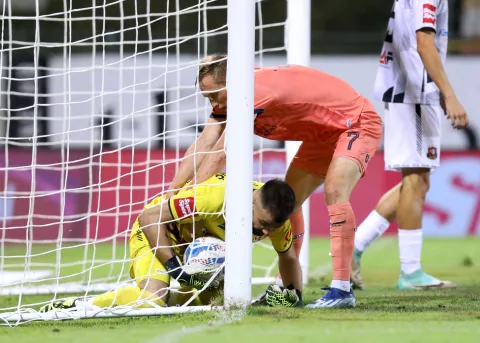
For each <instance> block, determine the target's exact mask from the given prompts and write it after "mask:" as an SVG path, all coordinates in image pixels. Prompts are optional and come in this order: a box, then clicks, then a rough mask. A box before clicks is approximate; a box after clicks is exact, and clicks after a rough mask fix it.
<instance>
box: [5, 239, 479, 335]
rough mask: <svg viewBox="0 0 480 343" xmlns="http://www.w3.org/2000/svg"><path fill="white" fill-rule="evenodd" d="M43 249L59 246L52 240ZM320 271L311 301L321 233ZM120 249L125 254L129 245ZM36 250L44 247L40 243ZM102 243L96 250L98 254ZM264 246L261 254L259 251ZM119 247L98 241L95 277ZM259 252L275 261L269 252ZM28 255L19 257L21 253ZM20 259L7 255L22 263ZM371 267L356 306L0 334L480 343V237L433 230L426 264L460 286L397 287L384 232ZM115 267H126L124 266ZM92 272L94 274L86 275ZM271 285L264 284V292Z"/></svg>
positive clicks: (325, 272)
mask: <svg viewBox="0 0 480 343" xmlns="http://www.w3.org/2000/svg"><path fill="white" fill-rule="evenodd" d="M42 249H43V250H42V251H47V250H49V249H52V247H51V246H50V247H48V249H47V247H43V248H42ZM310 249H311V259H310V261H311V262H310V263H311V266H310V267H311V272H312V279H311V280H310V282H309V285H308V286H307V287H306V289H305V292H304V300H305V302H307V303H308V302H309V301H312V300H314V299H316V298H318V297H320V296H321V295H322V293H323V291H320V287H323V286H325V285H326V284H328V283H329V280H330V272H331V269H330V268H329V266H330V257H329V256H328V252H329V242H328V240H325V239H312V241H311V245H310ZM120 250H121V251H117V252H116V253H114V255H116V256H117V257H120V258H123V257H124V251H123V249H120ZM33 252H34V253H41V251H36V250H35V249H34V251H33ZM22 253H23V251H22V248H16V249H15V248H7V250H6V252H5V255H6V256H12V255H15V254H17V255H18V256H21V254H22ZM55 254H56V253H52V254H39V255H38V256H36V257H34V258H33V259H32V261H33V262H35V263H36V265H37V266H39V268H41V266H42V263H52V262H53V261H55ZM92 254H93V251H89V257H90V258H91V257H92ZM260 254H261V253H260ZM111 256H112V251H111V248H110V247H108V246H98V247H97V248H96V250H95V257H96V260H98V261H102V262H100V263H99V262H98V261H97V265H96V268H95V269H94V271H93V275H92V277H100V276H102V275H105V273H108V272H109V271H110V268H111V267H110V266H109V265H108V264H106V265H104V266H102V264H104V263H105V261H108V258H109V257H111ZM83 257H84V254H83V249H81V250H77V251H75V248H73V249H68V250H65V251H64V252H63V253H62V258H63V259H64V260H69V261H72V262H75V261H79V260H82V259H83ZM256 259H257V260H258V259H264V260H271V257H270V256H256ZM20 261H24V259H22V258H18V261H17V262H20ZM14 262H15V261H14V260H13V259H11V260H10V261H8V263H14ZM362 266H363V271H364V273H363V275H364V279H365V282H366V284H367V289H366V290H364V291H357V292H356V296H357V302H358V304H357V307H356V308H355V309H322V310H308V309H271V308H250V309H248V310H247V314H246V315H245V316H244V317H238V318H237V317H232V318H230V317H229V318H227V320H226V319H225V316H221V315H220V314H218V313H214V312H208V313H197V314H184V315H178V316H158V317H139V318H116V319H88V320H76V321H62V322H34V323H28V324H22V325H20V326H18V327H14V328H9V327H0V342H2V343H3V342H18V343H21V342H35V343H37V342H51V343H54V342H69V343H76V342H78V343H86V342H88V343H97V342H102V343H103V342H106V343H108V342H115V343H120V342H128V343H134V342H142V343H143V342H147V343H153V342H161V343H169V342H189V341H191V342H195V343H197V342H198V343H200V342H269V343H270V342H272V343H280V342H328V343H337V342H338V343H340V342H342V343H343V342H358V343H362V342H366V343H377V342H379V343H380V342H381V343H384V342H388V343H395V342H399V343H400V342H401V343H409V342H419V343H426V342H435V343H442V342H445V343H447V342H448V343H450V342H462V343H465V342H477V343H478V342H480V240H479V239H478V238H467V239H426V240H425V242H424V249H423V267H424V269H425V270H426V271H427V272H429V273H432V274H434V275H435V276H437V277H439V278H444V279H448V280H451V281H454V282H457V284H458V288H457V289H445V290H422V291H408V292H407V291H403V292H400V291H397V290H396V288H395V285H396V281H397V278H398V273H399V261H398V248H397V240H396V239H395V238H382V239H381V240H379V241H377V242H375V243H374V244H373V245H372V246H371V247H370V249H369V250H367V252H366V253H365V254H364V258H363V260H362ZM82 268H83V266H82V265H81V264H77V265H75V264H74V265H72V266H70V267H68V268H66V269H65V270H63V269H62V271H61V274H60V275H68V274H72V273H75V272H78V273H79V275H77V276H75V277H71V278H68V279H65V280H64V281H68V282H70V281H74V280H75V279H78V280H80V279H82V278H84V277H85V275H82V274H81V273H80V272H81V270H82ZM114 268H115V269H114V271H118V272H119V271H121V268H122V266H121V265H117V266H115V267H114ZM87 276H88V275H87ZM263 288H264V287H263V286H255V287H254V289H253V293H254V294H258V293H259V292H261V290H262V289H263ZM50 298H51V296H43V295H42V296H23V297H22V298H21V303H23V304H27V303H30V304H31V303H39V302H42V301H46V300H48V299H50ZM18 303H19V298H18V296H0V308H6V307H9V306H16V305H17V304H18Z"/></svg>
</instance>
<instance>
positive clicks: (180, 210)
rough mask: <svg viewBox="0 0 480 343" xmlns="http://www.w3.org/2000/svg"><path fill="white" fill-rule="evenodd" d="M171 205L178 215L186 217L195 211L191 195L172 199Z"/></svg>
mask: <svg viewBox="0 0 480 343" xmlns="http://www.w3.org/2000/svg"><path fill="white" fill-rule="evenodd" d="M173 205H174V206H175V211H177V215H178V216H179V217H186V216H189V215H191V214H193V213H194V212H195V203H194V199H193V197H189V198H180V199H174V200H173Z"/></svg>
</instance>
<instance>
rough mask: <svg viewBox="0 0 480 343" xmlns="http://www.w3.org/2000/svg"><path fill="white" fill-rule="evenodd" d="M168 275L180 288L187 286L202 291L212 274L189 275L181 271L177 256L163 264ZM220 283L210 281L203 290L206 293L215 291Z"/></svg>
mask: <svg viewBox="0 0 480 343" xmlns="http://www.w3.org/2000/svg"><path fill="white" fill-rule="evenodd" d="M165 267H166V269H167V271H168V273H169V274H170V275H171V276H172V277H173V278H174V279H176V280H177V281H178V282H179V283H180V284H181V285H182V286H189V287H193V288H196V289H203V287H205V286H206V285H207V283H208V281H209V280H210V279H211V277H212V276H213V273H212V272H199V273H195V274H189V273H187V272H185V271H184V270H183V269H182V265H181V263H180V259H179V258H178V256H173V257H172V258H171V259H169V260H168V261H167V262H166V263H165ZM219 286H220V281H218V280H215V279H214V280H212V282H210V283H209V284H208V286H207V287H206V288H205V289H206V290H207V291H215V290H217V289H218V288H219Z"/></svg>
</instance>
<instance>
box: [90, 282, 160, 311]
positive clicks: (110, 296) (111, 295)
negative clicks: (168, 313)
mask: <svg viewBox="0 0 480 343" xmlns="http://www.w3.org/2000/svg"><path fill="white" fill-rule="evenodd" d="M146 299H148V300H150V301H151V302H153V303H155V304H157V305H159V306H164V305H165V302H164V301H163V300H162V299H161V298H159V297H158V296H157V295H155V294H153V293H152V292H149V291H147V290H141V289H140V288H138V287H136V286H130V287H123V288H120V289H117V290H116V291H113V292H108V293H105V294H102V295H97V296H96V297H95V298H93V305H95V306H98V307H101V308H105V307H115V306H122V305H132V306H133V305H134V304H135V303H136V302H137V301H141V300H146ZM151 307H152V305H150V304H149V303H147V302H142V303H141V304H138V305H135V308H151Z"/></svg>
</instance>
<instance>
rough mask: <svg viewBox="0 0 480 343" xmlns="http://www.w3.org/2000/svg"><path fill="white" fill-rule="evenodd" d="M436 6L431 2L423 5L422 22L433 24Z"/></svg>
mask: <svg viewBox="0 0 480 343" xmlns="http://www.w3.org/2000/svg"><path fill="white" fill-rule="evenodd" d="M436 9H437V8H436V7H435V6H433V5H431V4H424V5H423V23H424V24H432V25H435V21H436V16H435V11H436Z"/></svg>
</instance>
